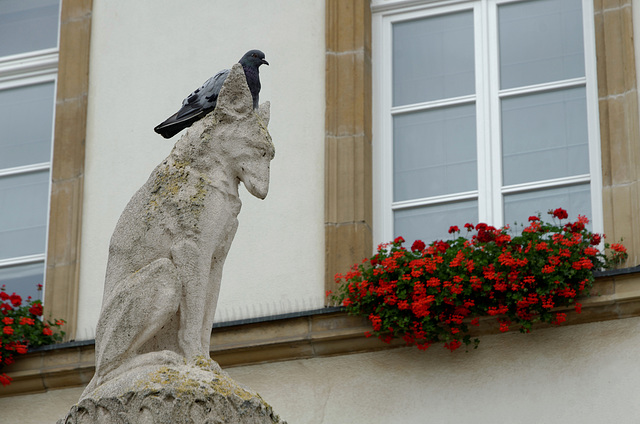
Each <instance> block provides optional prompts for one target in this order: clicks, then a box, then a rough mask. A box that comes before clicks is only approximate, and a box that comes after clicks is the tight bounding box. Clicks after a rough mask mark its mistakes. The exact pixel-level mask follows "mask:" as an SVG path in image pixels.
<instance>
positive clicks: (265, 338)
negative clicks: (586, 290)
mask: <svg viewBox="0 0 640 424" xmlns="http://www.w3.org/2000/svg"><path fill="white" fill-rule="evenodd" d="M633 271H634V272H625V270H621V271H619V272H610V273H606V274H604V275H601V276H599V277H598V278H597V280H596V283H595V285H594V290H593V293H597V294H598V295H594V296H592V297H590V298H589V299H585V300H583V301H582V302H581V303H582V305H583V306H582V313H581V314H576V313H575V311H574V310H573V308H571V309H568V310H567V322H566V323H565V324H564V325H571V324H583V323H589V322H597V321H607V320H612V319H622V318H629V317H635V316H640V272H639V271H640V270H638V269H633ZM538 327H539V328H541V327H543V326H542V325H539V326H538ZM369 328H370V327H369V324H368V322H367V320H366V319H365V318H361V317H352V316H348V315H347V314H346V313H345V312H343V311H342V310H341V309H340V308H325V309H321V310H317V311H310V312H306V313H299V314H287V315H282V316H275V317H267V318H264V319H252V320H244V321H237V322H230V323H220V324H217V325H215V327H214V329H213V331H212V336H211V337H212V343H211V345H212V350H211V356H212V358H213V359H215V360H216V361H218V362H219V363H220V365H221V366H222V367H233V366H242V365H252V364H259V363H265V362H275V361H285V360H293V359H308V358H316V357H324V356H334V355H345V354H350V353H358V352H366V351H373V350H379V349H388V348H393V347H400V346H402V345H403V344H404V343H403V342H402V341H401V340H400V341H394V342H392V343H391V344H390V345H388V344H384V343H383V342H381V341H380V340H378V339H376V338H366V337H364V336H363V333H364V332H365V331H367V330H368V329H369ZM499 332H500V331H499V325H498V323H497V322H496V320H495V319H492V318H489V319H486V320H484V321H483V322H482V323H481V326H480V327H479V329H478V332H477V334H478V335H486V334H497V333H499ZM94 355H95V353H94V342H93V341H84V342H71V343H64V344H59V345H53V346H45V347H42V348H39V349H36V350H34V351H32V352H29V353H28V354H26V355H24V356H21V357H20V358H19V359H18V360H17V361H16V363H15V364H13V365H12V366H10V367H6V368H5V369H3V372H6V373H7V374H8V375H10V376H11V377H12V378H13V382H12V383H11V384H10V385H9V386H6V387H1V388H0V397H4V396H15V395H20V394H26V393H36V392H43V391H47V390H52V389H62V388H67V387H74V386H82V385H85V384H87V383H88V382H89V380H90V379H91V377H92V375H93V372H94V360H95V358H94Z"/></svg>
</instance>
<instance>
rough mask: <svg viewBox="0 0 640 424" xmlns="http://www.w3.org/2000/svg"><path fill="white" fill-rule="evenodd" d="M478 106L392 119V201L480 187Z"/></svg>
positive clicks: (426, 112) (445, 109)
mask: <svg viewBox="0 0 640 424" xmlns="http://www.w3.org/2000/svg"><path fill="white" fill-rule="evenodd" d="M476 162H477V159H476V115H475V105H464V106H453V107H447V108H440V109H431V110H427V111H422V112H413V113H406V114H402V115H396V116H394V117H393V198H394V201H402V200H409V199H419V198H423V197H430V196H438V195H442V194H451V193H459V192H464V191H470V190H476V189H477V185H478V184H477V179H478V176H477V164H476Z"/></svg>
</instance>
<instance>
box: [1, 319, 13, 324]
mask: <svg viewBox="0 0 640 424" xmlns="http://www.w3.org/2000/svg"><path fill="white" fill-rule="evenodd" d="M2 323H3V324H4V325H11V324H13V318H9V317H4V318H2Z"/></svg>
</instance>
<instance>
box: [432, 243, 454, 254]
mask: <svg viewBox="0 0 640 424" xmlns="http://www.w3.org/2000/svg"><path fill="white" fill-rule="evenodd" d="M435 246H436V249H438V250H439V251H440V252H442V253H444V252H446V251H447V249H448V248H449V247H450V246H449V243H446V242H444V241H442V240H438V241H436V242H435Z"/></svg>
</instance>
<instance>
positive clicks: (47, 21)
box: [0, 0, 60, 56]
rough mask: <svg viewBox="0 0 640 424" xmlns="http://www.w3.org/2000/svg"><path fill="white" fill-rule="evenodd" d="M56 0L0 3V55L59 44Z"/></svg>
mask: <svg viewBox="0 0 640 424" xmlns="http://www.w3.org/2000/svg"><path fill="white" fill-rule="evenodd" d="M59 4H60V1H59V0H0V40H2V42H0V56H9V55H13V54H18V53H26V52H30V51H35V50H42V49H48V48H52V47H56V46H57V45H58V21H59V16H58V15H59V13H58V7H59Z"/></svg>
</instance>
